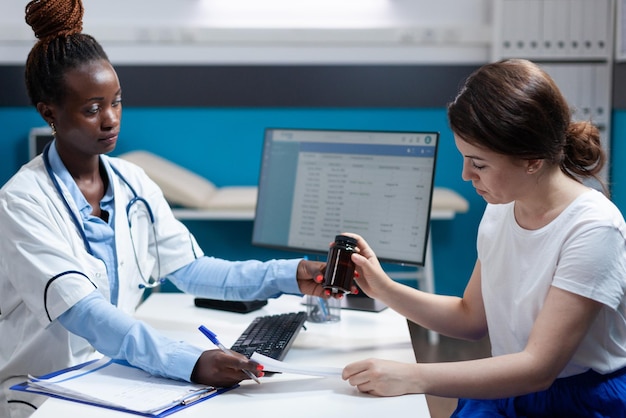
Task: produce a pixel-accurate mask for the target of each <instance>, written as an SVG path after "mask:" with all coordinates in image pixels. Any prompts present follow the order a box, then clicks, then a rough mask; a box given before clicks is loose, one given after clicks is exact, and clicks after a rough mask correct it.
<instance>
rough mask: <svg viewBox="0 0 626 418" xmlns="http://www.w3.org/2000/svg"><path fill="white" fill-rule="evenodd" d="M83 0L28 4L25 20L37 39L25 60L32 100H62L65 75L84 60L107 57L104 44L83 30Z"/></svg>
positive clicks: (43, 1)
mask: <svg viewBox="0 0 626 418" xmlns="http://www.w3.org/2000/svg"><path fill="white" fill-rule="evenodd" d="M83 13H84V9H83V4H82V2H81V0H32V1H30V2H29V3H28V4H27V5H26V23H28V25H29V26H30V27H31V28H32V29H33V32H34V33H35V36H36V37H37V39H38V40H37V43H35V45H34V46H33V48H32V49H31V51H30V53H29V54H28V59H27V60H26V70H25V78H26V89H27V91H28V96H29V98H30V101H31V103H32V104H33V105H34V106H37V103H39V102H45V103H61V102H62V101H63V99H64V91H65V89H64V81H63V76H64V74H65V72H66V71H68V70H70V69H74V68H77V67H79V66H80V65H82V64H85V63H88V62H92V61H99V60H106V61H108V60H109V58H108V57H107V55H106V53H105V52H104V50H103V49H102V46H101V45H100V44H99V43H98V41H96V40H95V39H94V38H93V37H92V36H90V35H86V34H83V33H82V30H83Z"/></svg>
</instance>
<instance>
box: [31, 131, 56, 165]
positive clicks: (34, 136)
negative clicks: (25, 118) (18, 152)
mask: <svg viewBox="0 0 626 418" xmlns="http://www.w3.org/2000/svg"><path fill="white" fill-rule="evenodd" d="M53 139H54V135H52V129H51V128H50V127H49V126H43V127H40V128H32V129H31V130H30V132H29V134H28V159H29V160H32V159H33V158H35V157H36V156H37V155H39V154H41V153H42V152H43V149H44V148H45V147H46V145H47V144H48V142H50V141H52V140H53Z"/></svg>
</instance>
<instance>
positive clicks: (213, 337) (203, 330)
mask: <svg viewBox="0 0 626 418" xmlns="http://www.w3.org/2000/svg"><path fill="white" fill-rule="evenodd" d="M198 329H199V330H200V332H201V333H203V334H204V335H205V336H206V337H207V338H208V339H209V340H211V342H212V343H213V344H215V346H216V347H217V348H219V349H220V350H222V351H223V352H224V353H226V354H228V355H230V356H233V353H232V352H231V351H230V350H229V349H228V348H226V347H224V344H222V343H221V342H220V341H219V340H218V339H217V335H215V333H213V332H212V331H211V330H210V329H208V328H207V327H205V326H204V325H200V327H199V328H198ZM242 371H243V372H244V373H245V374H247V375H248V377H249V378H250V379H252V380H254V381H255V382H257V383H258V384H261V381H260V380H259V378H258V377H256V376H255V375H254V373H252V372H251V371H250V370H245V369H242Z"/></svg>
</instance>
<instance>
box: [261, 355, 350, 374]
mask: <svg viewBox="0 0 626 418" xmlns="http://www.w3.org/2000/svg"><path fill="white" fill-rule="evenodd" d="M250 359H251V360H254V361H256V362H257V363H259V364H262V365H263V367H264V370H265V371H271V372H279V373H294V374H304V375H309V376H336V377H341V372H342V369H341V368H339V367H320V366H304V365H294V364H288V363H285V362H283V361H278V360H275V359H273V358H271V357H267V356H264V355H263V354H259V353H253V354H252V356H251V357H250Z"/></svg>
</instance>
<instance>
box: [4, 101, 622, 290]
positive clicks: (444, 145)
mask: <svg viewBox="0 0 626 418" xmlns="http://www.w3.org/2000/svg"><path fill="white" fill-rule="evenodd" d="M613 121H614V122H613V138H620V137H621V136H623V135H624V134H626V111H616V112H614V119H613ZM42 125H43V121H42V119H41V118H40V117H39V115H38V114H37V113H36V112H35V111H34V110H33V109H31V108H0V127H2V135H3V138H2V141H3V146H4V147H3V149H4V152H3V153H0V184H4V183H5V182H6V181H7V180H8V179H9V178H10V176H11V175H12V174H13V173H14V172H15V171H17V169H18V168H19V166H20V165H21V164H23V163H24V162H25V161H26V160H27V158H28V149H27V135H28V130H29V129H30V128H31V127H36V126H42ZM122 126H123V129H122V133H121V135H120V140H119V143H118V148H117V150H116V151H115V154H119V153H123V152H126V151H131V150H136V149H146V150H149V151H151V152H154V153H156V154H159V155H162V156H164V157H166V158H168V159H170V160H172V161H173V162H175V163H177V164H181V165H183V166H185V167H187V168H188V169H190V170H192V171H195V172H197V173H198V174H200V175H202V176H204V177H206V178H208V179H210V180H211V181H213V182H214V183H216V184H217V185H218V186H225V185H255V184H257V181H258V175H259V169H260V154H261V149H262V140H263V130H264V129H265V128H266V127H292V128H328V129H332V128H335V129H374V130H385V129H388V130H409V131H410V130H434V131H439V132H441V134H442V139H441V145H440V149H439V155H438V162H437V173H436V177H435V184H436V186H440V187H449V188H452V189H454V190H456V191H457V192H459V193H460V194H462V195H463V196H464V197H465V198H466V199H467V200H468V201H469V202H470V211H469V212H468V213H466V214H461V215H458V216H457V217H456V218H455V219H454V220H452V221H436V222H433V227H432V231H431V232H432V239H433V254H434V257H435V262H434V268H435V275H436V283H435V286H436V290H437V293H442V294H454V295H460V294H462V292H463V289H464V287H465V283H466V281H467V279H468V278H469V275H470V273H471V271H472V267H473V264H474V261H475V257H476V250H475V238H476V228H477V225H478V222H479V220H480V216H481V214H482V210H483V208H484V205H485V204H484V202H483V200H482V198H480V197H479V196H478V195H476V193H474V191H473V188H472V187H471V185H470V184H467V183H465V182H463V181H462V179H461V177H460V175H461V162H462V160H461V157H460V155H459V154H458V152H457V150H456V148H455V146H454V141H453V137H452V133H451V131H450V130H449V128H448V126H447V121H446V114H445V110H444V109H346V108H342V109H276V108H269V109H268V108H263V109H241V108H237V109H232V108H229V109H215V108H132V107H127V108H125V110H124V116H123V124H122ZM612 147H613V152H612V155H613V156H614V158H613V167H614V169H613V171H612V174H613V178H614V179H616V180H614V181H613V198H614V201H615V202H616V203H617V204H618V206H619V207H620V208H621V209H622V211H623V210H624V208H626V184H625V183H626V164H625V162H626V161H624V160H625V159H626V147H625V146H624V145H623V144H621V143H620V142H619V141H617V140H614V141H613V145H612ZM620 156H621V158H620ZM622 179H623V180H622ZM187 224H188V226H189V227H190V229H191V230H192V232H193V233H194V235H195V236H196V238H197V239H198V241H199V243H200V244H201V245H202V247H203V249H204V250H205V252H206V253H207V254H210V255H215V256H217V257H223V258H227V259H248V258H257V259H262V260H265V259H269V258H278V257H294V256H300V255H301V254H294V253H290V252H279V251H275V250H269V249H263V248H258V247H254V246H252V245H251V244H250V241H251V236H252V222H246V221H243V222H242V221H236V222H226V221H219V222H217V221H216V222H200V221H190V222H188V223H187ZM386 267H388V268H389V269H392V268H395V266H386Z"/></svg>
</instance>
